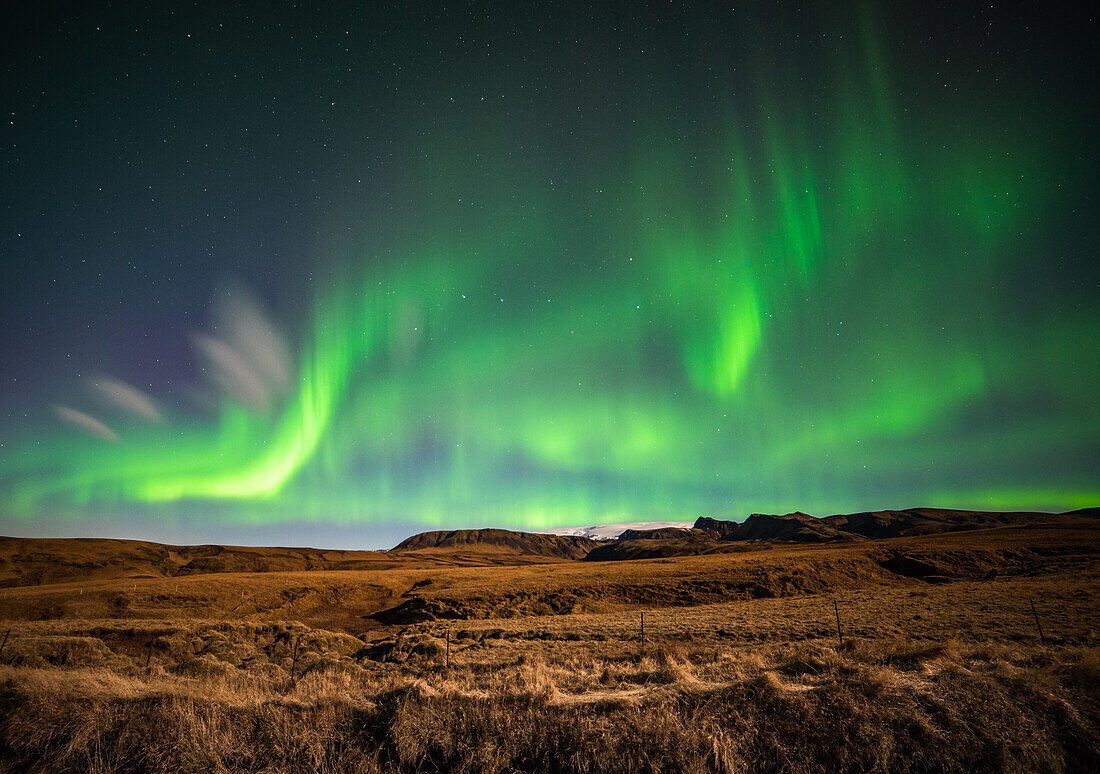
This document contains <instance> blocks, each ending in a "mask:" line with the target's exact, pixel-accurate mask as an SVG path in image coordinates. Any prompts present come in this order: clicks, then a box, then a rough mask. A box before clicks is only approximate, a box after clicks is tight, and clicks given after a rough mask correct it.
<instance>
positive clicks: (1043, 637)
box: [1027, 597, 1047, 647]
mask: <svg viewBox="0 0 1100 774" xmlns="http://www.w3.org/2000/svg"><path fill="white" fill-rule="evenodd" d="M1027 601H1028V602H1030V603H1031V614H1032V615H1033V616H1035V628H1036V629H1038V630H1039V642H1041V643H1043V646H1044V647H1046V644H1047V638H1046V637H1045V636H1043V625H1042V624H1041V623H1039V613H1038V612H1037V611H1036V610H1035V600H1034V599H1032V598H1031V597H1028V599H1027Z"/></svg>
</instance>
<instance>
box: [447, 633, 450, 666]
mask: <svg viewBox="0 0 1100 774" xmlns="http://www.w3.org/2000/svg"><path fill="white" fill-rule="evenodd" d="M450 668H451V626H450V624H448V625H447V669H450Z"/></svg>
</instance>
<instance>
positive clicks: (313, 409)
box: [0, 0, 1100, 547]
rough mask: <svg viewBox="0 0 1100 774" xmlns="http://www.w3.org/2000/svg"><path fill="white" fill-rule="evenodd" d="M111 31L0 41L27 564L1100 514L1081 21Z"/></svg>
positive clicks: (738, 7)
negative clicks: (920, 511) (136, 555)
mask: <svg viewBox="0 0 1100 774" xmlns="http://www.w3.org/2000/svg"><path fill="white" fill-rule="evenodd" d="M98 5H99V4H73V5H71V6H65V5H64V4H61V5H59V6H50V7H47V6H34V7H33V8H32V7H29V6H28V7H23V8H21V9H20V10H18V11H16V12H14V13H13V14H9V16H8V19H7V22H6V23H5V25H4V29H3V31H2V32H0V36H2V44H3V50H4V51H5V54H4V55H3V60H2V61H3V67H4V77H3V85H2V89H3V105H4V110H5V113H6V116H5V117H6V119H7V120H6V121H5V125H4V127H3V131H4V142H3V153H2V164H0V172H2V177H0V180H2V185H3V194H4V195H3V201H2V209H0V265H2V269H3V282H2V284H0V293H2V302H3V303H2V304H0V326H2V331H3V335H2V337H0V534H8V535H27V536H33V535H63V536H114V537H133V538H141V539H151V540H162V541H169V542H186V543H191V542H230V543H249V544H269V545H270V544H288V543H289V544H308V545H321V546H333V547H385V546H389V545H392V544H394V543H395V542H397V541H398V540H400V539H401V538H402V537H404V536H406V535H407V534H410V533H411V532H414V531H419V530H422V529H430V528H459V527H483V526H498V527H508V528H516V529H529V530H537V529H544V528H549V527H561V526H578V525H590V524H598V523H607V522H623V521H643V520H678V521H679V520H693V519H695V518H696V517H698V516H713V517H717V518H734V519H742V518H744V517H745V516H747V515H748V514H749V513H751V512H758V511H760V512H786V511H789V510H794V509H800V510H803V511H807V512H810V513H815V514H817V515H825V514H828V513H835V512H844V511H855V510H866V509H877V508H905V507H914V506H940V507H959V508H980V509H990V510H993V509H1032V508H1036V509H1044V510H1068V509H1073V508H1079V507H1085V506H1093V505H1098V504H1100V403H1098V400H1097V392H1098V391H1097V388H1096V385H1097V383H1098V382H1100V350H1098V342H1100V306H1098V304H1097V301H1098V293H1097V290H1098V285H1100V283H1098V280H1100V269H1098V264H1100V262H1098V261H1097V248H1098V238H1097V236H1098V229H1097V218H1096V215H1097V212H1096V192H1097V169H1098V165H1097V144H1096V118H1097V110H1096V108H1097V100H1096V88H1095V85H1094V78H1093V77H1092V76H1091V75H1090V73H1091V72H1092V71H1093V69H1094V66H1095V62H1093V57H1091V56H1090V52H1091V50H1092V48H1093V41H1094V39H1095V34H1096V29H1095V22H1094V19H1093V18H1091V17H1088V16H1084V15H1077V14H1076V13H1075V12H1073V11H1072V10H1070V9H1069V7H1068V6H1067V7H1060V8H1048V7H1046V5H1042V4H1031V3H1028V4H1002V3H996V2H992V3H991V2H985V3H971V2H944V1H942V0H933V1H932V2H921V3H873V2H839V3H825V4H798V3H787V2H779V3H775V2H770V3H752V2H749V3H745V4H740V3H737V4H733V7H731V6H730V5H729V4H717V3H679V2H675V3H667V2H665V3H623V4H618V3H542V4H513V3H504V4H481V3H476V2H467V3H461V4H434V3H433V4H427V3H402V4H391V3H386V2H379V3H364V4H355V5H349V6H346V7H343V8H340V7H338V6H337V5H335V4H330V5H329V6H328V7H327V8H325V9H324V10H313V9H309V8H303V7H300V6H289V7H288V6H283V7H264V8H261V7H260V6H258V5H254V4H244V5H239V4H234V3H229V2H218V3H206V2H199V3H194V4H187V5H184V4H179V5H178V6H177V4H159V3H156V4H148V6H147V7H143V8H132V7H131V8H120V7H96V6H98ZM1053 5H1059V6H1061V5H1063V4H1053ZM1090 62H1092V64H1090Z"/></svg>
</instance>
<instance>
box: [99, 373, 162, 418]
mask: <svg viewBox="0 0 1100 774" xmlns="http://www.w3.org/2000/svg"><path fill="white" fill-rule="evenodd" d="M89 386H90V387H91V389H92V391H93V392H95V394H96V396H97V397H98V398H99V399H100V400H101V401H103V402H104V403H106V404H107V405H109V406H110V407H111V408H113V409H116V410H118V411H121V412H123V413H124V414H127V415H129V416H133V417H137V418H138V419H144V420H146V421H147V422H160V421H161V419H162V418H163V417H162V416H161V413H160V409H158V408H157V404H156V403H155V402H154V401H153V399H152V398H151V397H149V396H148V395H146V394H145V393H144V392H142V391H141V390H139V389H138V388H137V387H134V386H132V385H129V384H127V383H126V382H123V381H121V380H119V379H115V378H113V377H110V376H102V375H100V376H94V377H91V378H90V379H89Z"/></svg>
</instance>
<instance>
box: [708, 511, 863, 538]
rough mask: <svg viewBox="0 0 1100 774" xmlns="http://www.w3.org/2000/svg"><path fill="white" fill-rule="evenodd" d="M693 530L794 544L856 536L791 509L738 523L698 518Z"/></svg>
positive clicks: (719, 535)
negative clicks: (778, 514)
mask: <svg viewBox="0 0 1100 774" xmlns="http://www.w3.org/2000/svg"><path fill="white" fill-rule="evenodd" d="M695 529H696V530H698V531H700V532H703V533H705V534H709V535H711V536H713V537H716V538H718V539H719V540H782V541H791V542H795V543H830V542H833V541H840V540H859V539H860V536H857V535H855V534H852V533H851V532H843V531H841V530H839V529H837V528H836V527H835V526H833V525H832V524H829V523H827V522H826V521H825V520H824V519H818V518H814V517H813V516H810V515H809V514H806V513H802V512H801V511H795V512H794V513H788V514H785V515H783V516H772V515H769V514H765V513H754V514H752V515H751V516H749V517H748V518H747V519H745V520H744V521H743V522H741V523H740V524H738V523H736V522H731V521H716V520H715V519H708V518H701V519H699V520H698V521H697V522H695Z"/></svg>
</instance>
